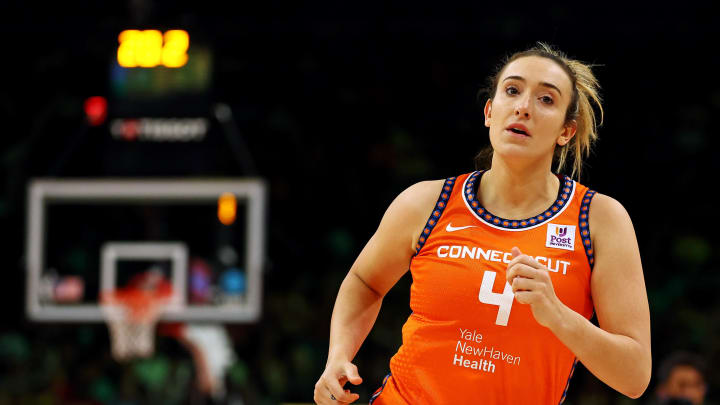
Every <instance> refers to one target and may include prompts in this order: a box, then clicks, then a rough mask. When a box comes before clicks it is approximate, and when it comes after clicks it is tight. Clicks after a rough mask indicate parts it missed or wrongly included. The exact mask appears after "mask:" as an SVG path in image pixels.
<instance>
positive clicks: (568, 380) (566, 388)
mask: <svg viewBox="0 0 720 405" xmlns="http://www.w3.org/2000/svg"><path fill="white" fill-rule="evenodd" d="M576 365H577V357H576V358H575V361H573V365H572V368H571V369H570V375H569V376H568V379H567V383H565V391H563V394H562V398H560V402H558V405H559V404H562V403H563V402H565V397H567V393H568V389H569V388H570V380H571V379H572V376H573V373H574V372H575V366H576Z"/></svg>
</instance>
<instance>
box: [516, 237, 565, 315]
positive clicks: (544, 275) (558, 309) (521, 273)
mask: <svg viewBox="0 0 720 405" xmlns="http://www.w3.org/2000/svg"><path fill="white" fill-rule="evenodd" d="M512 255H513V259H512V260H511V261H510V263H509V264H508V266H507V271H506V277H507V282H508V283H510V286H511V287H512V290H513V293H514V294H515V299H516V300H517V301H518V302H519V303H521V304H529V305H530V308H531V310H532V314H533V316H534V317H535V320H536V321H537V322H538V323H539V324H540V325H542V326H545V327H547V328H550V329H552V327H551V326H554V325H557V324H558V322H559V321H560V319H561V317H562V312H563V310H564V309H565V308H566V307H565V305H564V304H563V303H562V302H561V301H560V299H559V298H558V297H557V296H556V295H555V289H554V288H553V285H552V280H551V279H550V273H549V270H548V269H547V267H545V266H543V265H542V264H540V263H538V261H537V260H535V259H534V258H533V257H532V256H528V255H524V254H523V253H522V252H521V251H520V249H518V248H517V247H513V248H512Z"/></svg>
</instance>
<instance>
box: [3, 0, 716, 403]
mask: <svg viewBox="0 0 720 405" xmlns="http://www.w3.org/2000/svg"><path fill="white" fill-rule="evenodd" d="M0 7H1V8H0V12H2V15H3V16H4V21H3V23H2V25H1V26H0V35H2V38H3V41H2V54H3V56H2V70H3V77H4V80H3V83H2V86H0V119H2V122H3V132H2V136H1V137H0V173H2V180H3V181H2V183H0V229H2V230H3V234H4V236H5V240H4V242H3V245H2V252H3V256H2V257H3V258H4V262H5V265H4V266H3V267H4V271H3V277H4V282H3V283H2V284H3V287H4V292H3V294H2V296H3V311H2V313H3V322H2V325H1V326H0V403H21V402H11V401H22V400H25V401H30V402H28V403H34V402H32V401H38V402H37V403H40V402H41V401H53V399H52V398H55V399H54V401H60V400H58V399H57V398H58V397H57V395H54V394H52V393H56V392H57V391H53V390H54V389H57V385H58V384H64V385H63V387H64V388H63V389H64V390H65V391H63V392H71V393H72V394H67V396H66V397H65V398H74V399H73V401H77V403H85V402H82V401H83V400H89V399H92V398H95V399H97V398H107V396H105V397H103V396H102V395H101V394H98V392H100V393H102V392H106V391H107V390H108V389H109V390H111V391H112V390H113V389H114V390H115V391H113V392H119V391H121V389H120V388H117V387H115V388H113V381H114V380H115V379H116V377H117V376H119V375H123V373H125V372H127V370H123V369H121V368H120V366H113V365H112V363H111V362H107V361H106V362H104V363H102V364H101V363H99V362H98V360H97V356H95V355H93V353H94V354H98V353H105V352H107V349H108V341H107V332H106V331H105V330H104V329H103V328H102V327H100V326H89V325H73V327H70V326H69V325H63V324H56V325H48V324H36V323H32V322H29V321H28V320H26V318H25V312H24V294H23V291H24V284H25V272H24V261H23V249H24V236H25V230H24V221H25V208H24V204H25V187H26V185H27V182H28V180H29V179H31V178H33V177H48V176H58V177H96V176H103V175H109V174H117V173H116V172H114V173H113V172H112V171H111V170H109V169H108V167H107V166H104V165H103V164H102V161H103V159H105V158H107V157H108V156H112V153H113V152H112V151H108V150H107V148H104V147H103V146H102V145H103V144H102V142H100V141H98V140H97V139H99V138H100V137H109V132H108V130H107V127H106V126H105V127H100V128H95V129H92V130H88V131H83V130H82V128H84V126H85V124H84V115H83V109H82V103H83V101H84V100H85V99H86V98H87V97H89V96H93V95H107V94H108V92H109V84H108V72H109V66H110V63H111V62H112V60H113V58H114V52H115V50H116V46H117V35H118V33H119V32H120V31H122V30H124V29H127V28H139V29H145V28H147V29H149V28H157V29H161V30H164V29H171V28H183V29H186V30H188V31H189V32H190V35H191V46H192V41H193V39H194V38H200V40H201V41H202V42H204V43H205V44H207V45H208V46H210V47H211V49H212V52H213V77H212V81H213V86H212V90H211V92H210V94H209V95H208V98H209V100H210V101H211V103H215V102H222V103H226V104H227V105H229V106H230V107H231V108H232V111H233V113H234V119H235V123H236V124H237V128H238V130H239V133H240V134H241V135H242V137H243V140H244V142H246V143H247V146H248V149H249V151H250V153H251V155H252V158H253V160H254V165H255V168H256V174H257V175H258V176H260V177H262V178H264V179H266V180H267V182H268V185H269V190H270V193H269V197H270V200H269V215H268V238H267V246H268V248H267V256H268V265H267V269H266V276H265V279H264V282H265V301H264V308H263V309H264V313H263V317H262V319H261V321H260V322H258V323H257V324H253V325H241V326H232V327H230V332H231V335H232V336H233V339H234V343H235V350H236V351H237V353H238V357H239V358H240V360H239V361H238V365H236V367H235V368H234V369H233V372H234V373H235V374H233V375H232V378H233V380H232V384H231V389H233V390H235V391H237V392H239V393H240V394H241V395H242V396H243V397H244V398H245V401H246V403H276V402H283V401H298V402H300V401H303V402H307V401H309V400H311V398H312V389H313V385H314V383H315V381H316V379H317V377H318V376H319V375H320V373H321V372H322V369H323V367H324V362H325V356H326V351H327V339H328V333H329V320H330V314H331V310H332V305H333V302H334V298H335V295H336V293H337V289H338V287H339V285H340V282H341V280H342V278H343V277H344V274H345V273H346V272H347V269H348V268H349V266H350V265H351V264H352V261H353V260H354V258H355V256H356V255H357V254H358V253H359V251H360V249H361V248H362V246H363V245H364V243H365V241H366V240H367V239H368V238H369V237H370V235H371V234H372V232H373V231H374V229H375V227H376V226H377V223H378V222H379V220H380V218H381V216H382V214H383V212H384V210H385V208H386V207H387V206H388V204H389V203H390V202H391V201H392V199H393V198H394V196H396V195H397V194H398V193H399V192H401V191H402V190H403V189H405V188H406V187H408V186H409V185H411V184H413V183H415V182H417V181H420V180H424V179H439V178H445V177H449V176H453V175H457V174H460V173H464V172H468V171H471V170H473V168H474V165H473V157H474V155H475V154H476V153H477V151H479V150H480V149H481V148H482V147H483V146H485V145H486V144H487V142H488V141H487V130H486V128H485V127H484V126H483V119H482V111H481V106H482V102H481V103H478V101H477V100H476V94H477V92H478V90H479V89H480V88H481V87H482V86H483V85H484V84H485V78H486V76H487V75H488V74H489V73H490V72H491V70H492V68H493V66H494V65H495V64H496V63H498V61H499V60H500V58H501V57H502V56H504V55H505V54H507V53H511V52H514V51H517V50H522V49H524V48H527V47H529V46H532V45H533V43H534V42H535V41H538V40H542V41H547V42H550V43H552V44H555V45H557V46H558V47H559V48H560V49H562V50H563V51H565V52H566V53H568V54H569V55H570V56H574V57H577V58H578V59H581V60H583V61H586V62H590V63H594V64H597V65H598V66H597V67H596V68H595V72H596V75H597V77H598V78H599V81H600V84H601V85H602V88H603V89H602V95H603V97H604V106H605V117H606V118H605V123H604V125H603V126H602V127H601V129H600V141H599V142H598V143H597V145H596V148H595V150H594V152H593V153H592V155H591V157H590V158H589V159H588V161H587V165H586V167H585V171H584V174H583V177H582V179H581V182H582V183H584V184H586V185H588V186H590V187H591V188H593V189H596V190H598V191H599V192H601V193H604V194H608V195H610V196H612V197H614V198H616V199H617V200H619V201H620V202H621V203H622V204H623V205H624V206H625V207H626V208H627V210H628V211H629V213H630V215H631V217H632V219H633V222H634V225H635V228H636V232H637V236H638V240H639V243H640V250H641V254H642V258H643V265H644V271H645V278H646V283H647V288H648V293H649V298H650V307H651V315H652V336H653V359H654V362H655V364H654V366H656V365H657V363H658V362H659V361H660V360H661V359H662V358H663V357H664V356H665V355H667V354H668V353H670V352H671V351H673V350H676V349H688V350H693V351H696V352H698V353H701V354H702V355H703V356H704V357H705V358H706V359H707V361H708V363H709V364H714V362H715V360H716V359H718V356H720V342H719V341H718V340H717V338H716V336H718V332H720V331H719V330H718V329H720V305H718V301H719V300H720V298H719V297H718V294H717V293H716V291H717V289H718V286H720V273H718V272H717V270H718V264H719V263H718V256H717V254H716V253H715V250H716V247H717V244H718V240H717V236H716V232H714V227H715V225H716V224H715V220H714V217H715V216H716V214H715V210H716V203H715V202H716V197H715V185H716V178H715V176H716V173H717V171H718V167H719V166H720V160H719V159H718V158H717V157H716V156H715V154H716V150H717V146H718V140H717V136H715V135H717V128H716V127H717V124H716V117H717V116H718V112H720V81H718V79H717V72H718V68H719V67H720V63H719V62H720V61H718V58H719V56H718V52H717V39H718V33H719V32H720V30H719V29H718V27H717V18H716V15H715V14H714V13H713V12H711V8H710V6H699V5H695V4H692V3H688V2H682V3H672V5H668V6H660V5H658V4H657V3H653V4H635V3H633V2H625V3H623V4H608V3H604V2H599V3H592V4H591V3H587V4H584V5H582V6H579V5H578V4H574V5H560V4H545V3H543V4H539V5H538V4H536V5H534V6H528V5H525V4H522V3H513V4H507V7H506V6H500V5H498V4H485V3H481V2H469V1H467V2H456V3H452V4H442V3H439V2H433V3H425V4H423V3H418V2H403V3H395V2H393V3H392V4H382V3H369V2H358V3H347V2H337V3H330V2H314V3H309V4H307V3H303V4H300V3H299V2H297V3H293V4H286V3H284V2H278V1H269V2H249V3H248V2H243V3H241V4H234V5H230V4H225V3H212V2H174V1H129V2H113V3H110V2H107V3H106V2H93V3H89V4H80V3H68V2H57V3H45V2H21V1H11V2H5V3H3V5H2V6H0ZM482 101H484V100H482ZM111 108H112V106H111ZM207 108H208V111H209V108H210V107H209V106H208V107H207ZM208 114H209V112H208ZM103 128H104V129H103ZM215 131H216V133H217V132H218V131H219V130H218V128H215ZM220 139H222V138H220ZM153 153H159V154H162V152H153ZM198 154H200V155H198ZM225 154H227V150H226V148H222V147H217V148H211V149H200V150H198V151H197V153H195V154H194V155H193V152H190V153H189V154H188V155H187V156H184V155H180V156H173V157H172V160H171V159H166V161H163V160H162V159H159V160H157V161H143V162H142V163H141V162H138V167H143V170H145V172H143V171H142V170H141V171H139V172H138V173H140V174H143V173H144V174H146V175H152V174H153V173H156V172H163V171H164V170H165V169H166V168H167V166H166V165H170V166H172V167H181V166H182V165H180V164H179V163H178V162H182V161H184V160H187V161H196V160H203V161H213V160H214V159H217V162H218V163H217V164H216V165H214V166H213V165H207V167H206V166H202V165H201V168H200V169H199V170H198V171H193V170H186V171H187V173H185V174H186V175H190V176H204V175H223V176H243V175H248V174H251V173H248V172H247V170H246V169H243V167H242V165H239V164H236V163H237V162H235V163H233V161H232V159H225V158H222V159H220V158H218V156H220V157H223V156H225ZM223 159H224V160H223ZM164 165H165V166H164ZM186 169H187V168H186ZM179 173H182V170H180V171H179ZM409 283H410V280H409V277H406V278H404V279H403V280H402V281H401V282H400V283H399V284H398V285H397V286H396V288H395V289H393V290H392V291H391V292H390V294H389V295H388V297H387V298H386V300H385V303H384V306H383V310H382V311H381V314H380V318H379V320H378V322H377V324H376V327H375V328H374V330H373V332H372V333H371V335H370V337H369V338H368V339H367V341H366V342H365V344H364V346H363V348H362V349H361V351H360V353H359V355H358V357H357V359H356V363H357V365H358V367H359V369H360V373H361V375H362V376H363V377H364V381H365V383H364V384H363V385H362V386H361V387H360V388H358V390H359V392H360V393H361V394H362V396H361V401H363V402H367V400H368V398H369V395H370V394H371V393H372V391H374V389H375V388H376V387H377V386H379V384H380V382H381V378H382V377H383V376H384V375H385V374H386V373H387V371H388V369H387V367H388V361H389V358H390V356H391V355H392V354H393V353H394V352H395V350H397V347H398V345H399V343H400V328H401V326H402V324H403V322H404V321H405V319H406V317H407V315H408V314H409V307H408V299H409V292H408V288H409ZM163 345H164V346H163ZM163 347H165V348H166V349H167V351H168V352H170V353H172V352H173V350H175V351H176V352H179V350H177V348H175V347H173V346H172V343H168V342H165V343H163V342H161V343H160V348H161V349H162V348H163ZM177 356H179V357H178V358H180V357H182V354H181V353H180V354H177ZM173 361H175V360H173ZM173 364H175V363H173ZM39 370H40V371H42V370H45V371H44V372H43V373H40V374H42V375H41V376H35V374H36V373H38V372H39ZM654 370H655V367H654ZM31 375H32V376H35V377H32V378H31V377H30V376H31ZM709 378H710V386H711V390H710V393H709V394H710V396H709V398H710V399H712V400H715V401H717V398H718V396H719V395H720V393H718V392H717V389H716V387H718V384H719V383H720V373H718V372H717V371H716V370H712V371H711V373H710V376H709ZM59 381H60V382H59ZM98 384H99V385H98ZM103 384H104V385H103ZM98 386H99V387H100V388H98ZM108 386H109V387H110V388H107V387H108ZM653 388H654V382H651V386H650V388H649V389H648V391H647V393H646V395H645V396H644V397H643V400H645V399H649V397H650V394H651V391H652V389H653ZM103 389H105V390H106V391H103ZM141 394H142V393H140V394H137V395H138V398H144V397H142V395H141ZM48 398H50V399H48ZM67 401H70V400H69V399H68V400H67ZM567 401H568V402H569V403H572V404H579V403H582V404H613V403H622V401H623V400H622V398H621V396H620V395H619V394H617V393H615V392H613V391H612V390H611V389H609V388H607V387H606V386H604V385H603V384H602V383H600V382H598V381H597V380H596V379H595V378H594V377H593V376H592V375H590V374H589V373H588V372H587V371H586V370H584V369H583V368H582V367H579V369H578V370H577V371H576V375H575V377H574V379H573V381H572V383H571V386H570V391H569V396H568V400H567ZM23 403H24V402H23ZM44 403H60V402H44Z"/></svg>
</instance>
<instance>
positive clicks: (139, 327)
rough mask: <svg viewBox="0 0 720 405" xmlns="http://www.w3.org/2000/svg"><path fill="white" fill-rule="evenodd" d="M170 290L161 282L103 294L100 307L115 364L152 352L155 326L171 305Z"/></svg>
mask: <svg viewBox="0 0 720 405" xmlns="http://www.w3.org/2000/svg"><path fill="white" fill-rule="evenodd" d="M171 298H172V288H171V287H170V284H169V283H167V282H166V281H164V280H163V281H161V282H159V283H158V285H156V286H155V288H152V289H146V288H143V286H142V285H133V284H131V285H129V286H128V287H125V288H121V289H116V290H110V291H104V292H103V293H102V294H101V300H100V303H101V306H102V309H103V314H104V316H105V321H106V322H107V324H108V329H109V331H110V342H111V345H112V355H113V357H114V358H115V359H116V360H118V361H124V360H128V359H131V358H134V357H148V356H150V355H152V354H153V352H154V351H155V326H156V325H157V322H158V320H159V319H160V316H162V314H163V313H164V312H165V311H166V310H167V309H168V308H169V307H170V305H171V303H172V300H171Z"/></svg>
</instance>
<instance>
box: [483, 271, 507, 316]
mask: <svg viewBox="0 0 720 405" xmlns="http://www.w3.org/2000/svg"><path fill="white" fill-rule="evenodd" d="M495 274H496V273H495V272H494V271H490V270H486V271H485V273H484V274H483V279H482V284H481V285H480V293H479V294H478V299H479V300H480V302H482V303H483V304H490V305H497V306H498V314H497V318H496V319H495V324H496V325H500V326H507V324H508V319H509V318H510V310H511V309H512V304H513V300H514V299H515V295H514V294H513V291H512V287H511V286H510V283H508V282H507V281H506V282H505V290H504V291H503V293H502V294H498V293H495V292H493V290H492V288H493V284H494V283H495Z"/></svg>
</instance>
